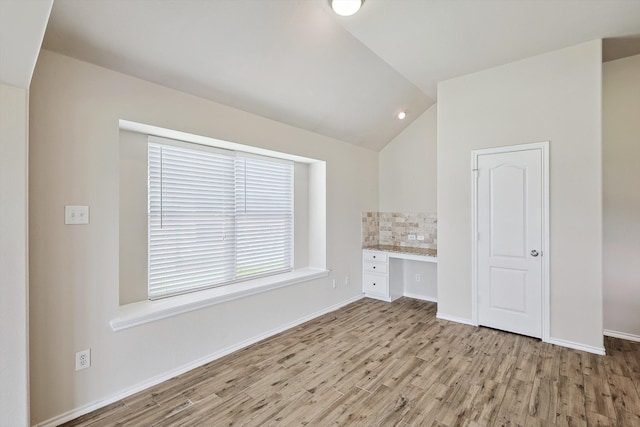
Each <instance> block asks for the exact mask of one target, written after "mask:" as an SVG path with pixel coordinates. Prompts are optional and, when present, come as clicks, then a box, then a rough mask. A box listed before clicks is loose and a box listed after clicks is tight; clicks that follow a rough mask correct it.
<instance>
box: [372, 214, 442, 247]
mask: <svg viewBox="0 0 640 427" xmlns="http://www.w3.org/2000/svg"><path fill="white" fill-rule="evenodd" d="M409 235H414V236H416V240H409ZM418 236H424V240H418V239H417V237H418ZM437 244H438V234H437V215H436V214H435V213H424V212H411V213H405V212H363V213H362V246H374V245H390V246H400V247H408V248H424V249H436V248H437Z"/></svg>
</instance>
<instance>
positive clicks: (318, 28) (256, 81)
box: [44, 0, 434, 150]
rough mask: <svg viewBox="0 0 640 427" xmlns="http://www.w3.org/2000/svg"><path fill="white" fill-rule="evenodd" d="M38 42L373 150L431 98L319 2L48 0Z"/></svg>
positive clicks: (424, 108) (395, 132)
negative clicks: (404, 114) (401, 115)
mask: <svg viewBox="0 0 640 427" xmlns="http://www.w3.org/2000/svg"><path fill="white" fill-rule="evenodd" d="M44 47H45V48H46V49H49V50H52V51H55V52H59V53H61V54H64V55H68V56H71V57H75V58H78V59H81V60H84V61H87V62H91V63H94V64H97V65H100V66H103V67H106V68H110V69H113V70H116V71H120V72H123V73H126V74H129V75H133V76H136V77H140V78H142V79H145V80H149V81H152V82H155V83H158V84H161V85H164V86H168V87H172V88H175V89H178V90H181V91H184V92H188V93H192V94H195V95H197V96H200V97H203V98H208V99H211V100H214V101H217V102H221V103H223V104H226V105H230V106H233V107H236V108H239V109H242V110H244V111H248V112H251V113H255V114H259V115H261V116H264V117H268V118H271V119H274V120H277V121H280V122H283V123H287V124H290V125H293V126H297V127H300V128H303V129H307V130H310V131H314V132H317V133H320V134H324V135H327V136H330V137H334V138H337V139H340V140H343V141H347V142H350V143H353V144H356V145H360V146H362V147H366V148H369V149H373V150H378V149H380V148H382V147H383V146H384V145H385V144H386V143H387V142H389V141H390V140H391V139H393V138H394V137H395V136H396V135H397V134H398V133H399V132H400V131H401V130H402V129H403V128H404V126H405V123H403V122H399V121H398V120H397V119H395V115H396V114H397V113H398V112H399V111H400V110H404V109H406V110H408V111H411V112H414V113H415V114H414V115H413V116H411V117H412V118H415V117H417V115H418V114H420V113H421V112H422V111H424V110H426V108H428V107H429V106H430V105H432V104H433V102H434V100H433V99H431V98H429V97H428V96H426V95H425V94H424V93H422V91H420V90H419V89H418V88H417V87H416V86H415V85H413V84H412V83H410V82H409V81H408V80H407V79H406V78H405V77H403V76H402V75H401V74H400V73H398V72H397V71H396V70H394V69H393V68H392V67H391V66H389V65H388V64H387V63H386V62H384V61H383V60H382V59H380V58H379V57H378V56H377V55H375V54H374V53H373V52H371V50H369V49H368V48H367V47H366V46H364V45H363V44H362V43H360V42H359V41H358V40H357V39H356V38H354V37H353V36H352V35H351V34H349V33H348V32H347V31H346V30H344V29H343V28H342V27H341V26H340V25H339V23H338V21H337V19H336V16H335V14H333V13H332V12H331V10H330V8H329V7H328V3H326V4H325V2H320V1H298V0H292V1H246V0H216V1H194V0H182V1H157V0H137V1H130V0H110V1H84V0H56V1H55V3H54V6H53V11H52V15H51V20H50V24H49V28H48V30H47V34H46V36H45V42H44ZM411 117H410V118H409V119H411ZM409 121H410V120H407V122H409Z"/></svg>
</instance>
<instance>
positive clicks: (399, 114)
mask: <svg viewBox="0 0 640 427" xmlns="http://www.w3.org/2000/svg"><path fill="white" fill-rule="evenodd" d="M405 117H407V112H406V111H400V112H399V113H398V119H399V120H404V118H405Z"/></svg>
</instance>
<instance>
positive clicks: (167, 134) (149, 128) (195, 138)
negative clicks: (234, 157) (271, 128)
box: [118, 119, 324, 163]
mask: <svg viewBox="0 0 640 427" xmlns="http://www.w3.org/2000/svg"><path fill="white" fill-rule="evenodd" d="M118 126H119V128H120V129H124V130H128V131H131V132H138V133H144V134H147V135H151V136H158V137H161V138H168V139H172V140H178V141H186V142H192V143H194V144H201V145H208V146H209V147H216V148H221V149H226V150H233V151H244V152H246V153H252V154H258V155H260V156H268V157H275V158H279V159H286V160H292V161H294V162H299V163H319V162H323V161H321V160H317V159H311V158H309V157H302V156H296V155H294V154H288V153H282V152H279V151H273V150H267V149H264V148H258V147H253V146H251V145H244V144H239V143H237V142H231V141H225V140H222V139H216V138H210V137H208V136H202V135H196V134H193V133H187V132H181V131H178V130H173V129H167V128H162V127H159V126H154V125H148V124H144V123H137V122H132V121H130V120H123V119H120V120H119V121H118ZM323 163H324V162H323Z"/></svg>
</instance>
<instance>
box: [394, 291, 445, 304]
mask: <svg viewBox="0 0 640 427" xmlns="http://www.w3.org/2000/svg"><path fill="white" fill-rule="evenodd" d="M402 296H405V297H407V298H413V299H419V300H422V301H429V302H438V298H437V297H430V296H427V295H419V294H412V293H411V292H404V293H403V294H402Z"/></svg>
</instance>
